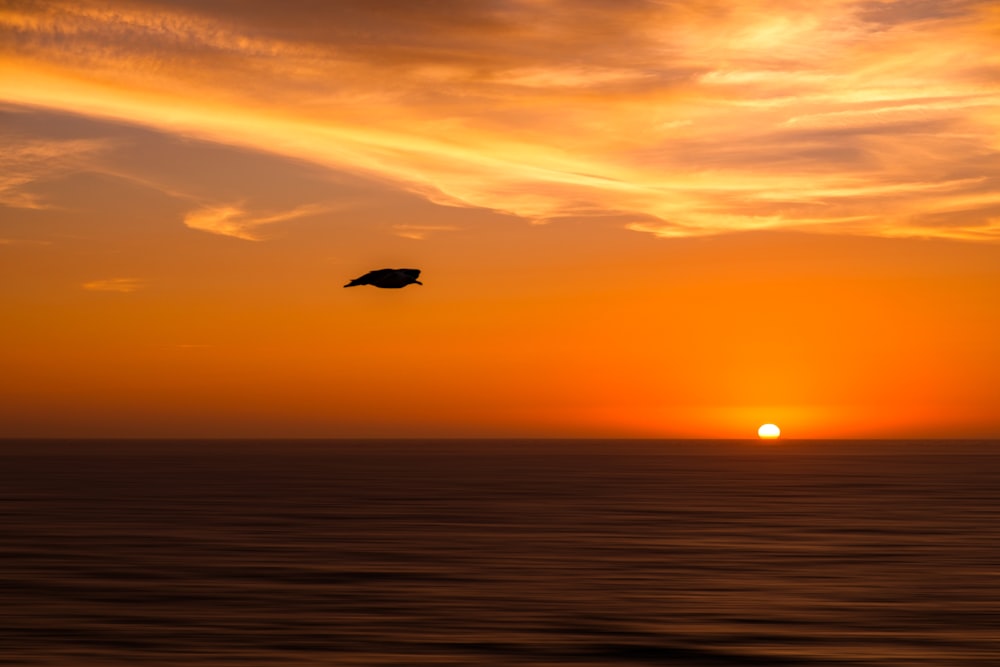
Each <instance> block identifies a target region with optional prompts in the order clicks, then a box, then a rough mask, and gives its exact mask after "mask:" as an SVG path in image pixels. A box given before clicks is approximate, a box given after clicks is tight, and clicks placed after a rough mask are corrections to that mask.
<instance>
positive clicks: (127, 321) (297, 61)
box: [0, 0, 1000, 438]
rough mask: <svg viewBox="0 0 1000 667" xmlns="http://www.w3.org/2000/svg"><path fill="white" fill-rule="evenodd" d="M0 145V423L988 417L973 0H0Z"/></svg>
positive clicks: (822, 432)
mask: <svg viewBox="0 0 1000 667" xmlns="http://www.w3.org/2000/svg"><path fill="white" fill-rule="evenodd" d="M0 147H2V151H0V306H2V308H3V312H4V325H3V327H0V377H3V378H4V380H3V382H2V383H0V437H239V438H245V437H351V438H354V437H421V438H422V437H602V438H603V437H643V438H742V437H753V436H754V435H755V434H756V430H757V427H758V425H760V424H761V423H764V422H773V423H776V424H778V425H779V426H780V427H781V428H782V430H783V432H784V434H785V436H786V437H789V438H896V437H899V438H932V437H933V438H937V437H945V438H952V437H954V438H978V437H988V438H997V437H1000V342H998V341H1000V306H998V304H1000V5H997V3H995V2H992V0H981V1H975V0H972V1H961V0H934V1H930V0H926V1H925V0H909V1H896V2H894V1H891V0H863V1H856V0H809V1H808V2H807V1H805V0H801V1H800V0H774V1H773V2H768V3H761V2H757V1H756V0H685V1H659V0H613V1H612V0H482V1H477V2H471V1H463V0H437V1H432V0H425V1H422V2H418V1H414V0H405V1H404V0H338V2H322V1H318V0H283V1H282V2H271V1H265V0H128V1H126V0H106V1H103V2H98V1H96V0H66V1H62V0H50V1H45V0H37V1H33V0H23V1H22V0H0ZM383 267H407V268H411V267H412V268H419V269H421V270H422V271H423V273H422V275H421V281H422V282H423V285H422V286H420V285H412V286H409V287H406V288H404V289H401V290H380V289H377V288H374V287H356V288H351V289H346V290H345V289H343V288H342V286H343V285H344V284H345V283H346V282H347V281H349V280H350V279H352V278H355V277H357V276H359V275H361V274H363V273H365V272H366V271H368V270H371V269H376V268H383Z"/></svg>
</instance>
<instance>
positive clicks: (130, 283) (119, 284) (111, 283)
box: [83, 278, 146, 294]
mask: <svg viewBox="0 0 1000 667" xmlns="http://www.w3.org/2000/svg"><path fill="white" fill-rule="evenodd" d="M145 286H146V283H145V281H143V280H140V279H139V278H105V279H103V280H91V281H90V282H87V283H84V284H83V289H85V290H91V291H94V292H121V293H123V294H128V293H131V292H138V291H139V290H141V289H143V288H144V287H145Z"/></svg>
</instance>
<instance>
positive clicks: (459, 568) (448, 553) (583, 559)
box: [0, 441, 1000, 667]
mask: <svg viewBox="0 0 1000 667" xmlns="http://www.w3.org/2000/svg"><path fill="white" fill-rule="evenodd" d="M0 664H2V665H19V666H20V665H58V666H60V667H62V666H67V667H69V666H72V667H115V666H119V665H144V666H167V665H185V666H187V665H193V666H204V667H209V666H211V667H221V666H224V665H225V666H240V667H252V666H256V665H275V666H277V665H281V666H288V667H296V666H307V665H308V666H313V665H400V666H409V665H563V666H570V665H580V666H587V667H595V666H604V665H607V666H611V665H615V666H626V667H628V666H630V665H679V666H686V665H691V666H703V665H766V666H775V667H780V666H783V665H803V666H806V665H879V666H890V665H892V666H904V665H905V666H915V665H926V666H928V667H950V666H959V665H962V666H966V665H968V666H971V665H976V666H982V667H996V666H997V665H1000V443H996V442H994V443H990V442H967V441H965V442H793V441H782V442H779V443H768V444H765V443H760V442H756V441H754V442H750V441H747V442H734V441H729V442H708V441H706V442H652V441H643V442H636V441H614V442H612V441H577V442H570V441H538V442H529V441H514V442H501V441H405V442H371V441H354V442H347V441H334V442H301V441H290V442H282V441H268V442H249V441H247V442H237V441H226V442H192V441H186V442H164V441H158V442H94V441H79V442H68V441H66V442H20V443H18V442H6V443H0Z"/></svg>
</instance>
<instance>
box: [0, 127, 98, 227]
mask: <svg viewBox="0 0 1000 667" xmlns="http://www.w3.org/2000/svg"><path fill="white" fill-rule="evenodd" d="M0 141H2V142H3V144H4V148H3V150H2V151H0V206H9V207H11V208H26V209H45V208H51V207H52V205H51V204H50V203H48V202H46V201H45V199H44V198H43V197H42V196H41V195H40V194H38V193H36V192H32V191H31V187H32V185H34V184H36V183H39V182H42V181H46V180H52V179H54V178H59V177H61V176H64V175H66V174H69V173H73V172H75V171H82V170H84V169H86V168H87V167H86V165H87V164H88V163H89V162H90V161H91V158H92V157H93V156H95V155H96V154H98V153H101V152H103V151H105V150H106V149H107V148H108V147H109V143H108V142H106V141H102V140H96V139H31V138H26V137H22V136H16V135H14V136H12V135H2V136H0Z"/></svg>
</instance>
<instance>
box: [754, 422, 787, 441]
mask: <svg viewBox="0 0 1000 667" xmlns="http://www.w3.org/2000/svg"><path fill="white" fill-rule="evenodd" d="M780 435H781V429H780V428H778V427H777V426H775V425H774V424H763V425H762V426H761V427H760V428H759V429H757V437H758V438H762V439H764V440H774V439H776V438H778V437H779V436H780Z"/></svg>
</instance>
